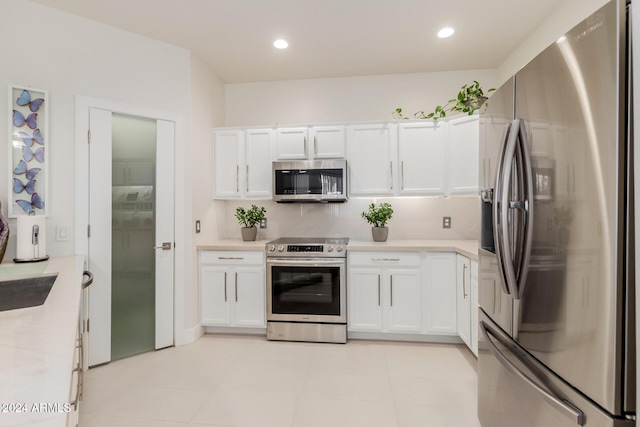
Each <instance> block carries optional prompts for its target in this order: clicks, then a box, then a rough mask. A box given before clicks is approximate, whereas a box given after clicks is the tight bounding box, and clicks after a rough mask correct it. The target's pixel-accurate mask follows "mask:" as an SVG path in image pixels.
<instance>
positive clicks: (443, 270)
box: [424, 253, 458, 335]
mask: <svg viewBox="0 0 640 427" xmlns="http://www.w3.org/2000/svg"><path fill="white" fill-rule="evenodd" d="M425 274H426V280H425V282H426V292H425V299H424V316H425V324H426V325H425V329H426V331H427V332H428V333H432V334H447V335H457V334H458V319H457V314H456V311H457V308H456V307H457V297H456V288H457V285H456V254H454V253H434V254H427V255H426V260H425Z"/></svg>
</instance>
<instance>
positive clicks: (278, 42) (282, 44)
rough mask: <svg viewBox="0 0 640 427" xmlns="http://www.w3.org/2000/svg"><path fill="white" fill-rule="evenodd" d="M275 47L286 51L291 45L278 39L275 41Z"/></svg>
mask: <svg viewBox="0 0 640 427" xmlns="http://www.w3.org/2000/svg"><path fill="white" fill-rule="evenodd" d="M273 45H274V46H275V47H277V48H278V49H286V48H287V47H289V43H287V41H286V40H282V39H278V40H276V41H274V42H273Z"/></svg>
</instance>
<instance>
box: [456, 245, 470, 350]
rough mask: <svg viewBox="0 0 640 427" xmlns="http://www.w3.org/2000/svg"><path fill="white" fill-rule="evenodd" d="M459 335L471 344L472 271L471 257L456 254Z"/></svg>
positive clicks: (468, 344)
mask: <svg viewBox="0 0 640 427" xmlns="http://www.w3.org/2000/svg"><path fill="white" fill-rule="evenodd" d="M456 281H457V285H458V286H457V287H458V290H457V299H458V335H459V336H460V338H462V341H464V342H465V344H467V346H471V292H470V291H471V272H470V262H469V258H467V257H465V256H462V255H456Z"/></svg>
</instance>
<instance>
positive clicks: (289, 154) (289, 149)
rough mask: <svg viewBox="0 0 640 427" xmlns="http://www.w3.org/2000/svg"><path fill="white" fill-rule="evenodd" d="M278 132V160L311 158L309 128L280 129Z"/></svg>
mask: <svg viewBox="0 0 640 427" xmlns="http://www.w3.org/2000/svg"><path fill="white" fill-rule="evenodd" d="M276 132H277V135H276V159H277V160H306V159H308V158H309V150H308V149H309V147H308V128H306V127H297V128H278V130H277V131H276Z"/></svg>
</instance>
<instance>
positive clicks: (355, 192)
mask: <svg viewBox="0 0 640 427" xmlns="http://www.w3.org/2000/svg"><path fill="white" fill-rule="evenodd" d="M347 132H348V134H347V138H348V141H349V142H348V144H347V165H348V167H349V171H350V174H349V180H350V181H349V186H350V195H352V196H382V195H393V194H394V191H395V189H396V188H397V185H398V184H397V182H395V180H394V168H397V167H398V166H397V164H395V163H396V159H397V156H396V155H395V153H396V151H397V149H396V147H397V127H396V125H394V124H371V125H355V126H349V128H348V129H347Z"/></svg>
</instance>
